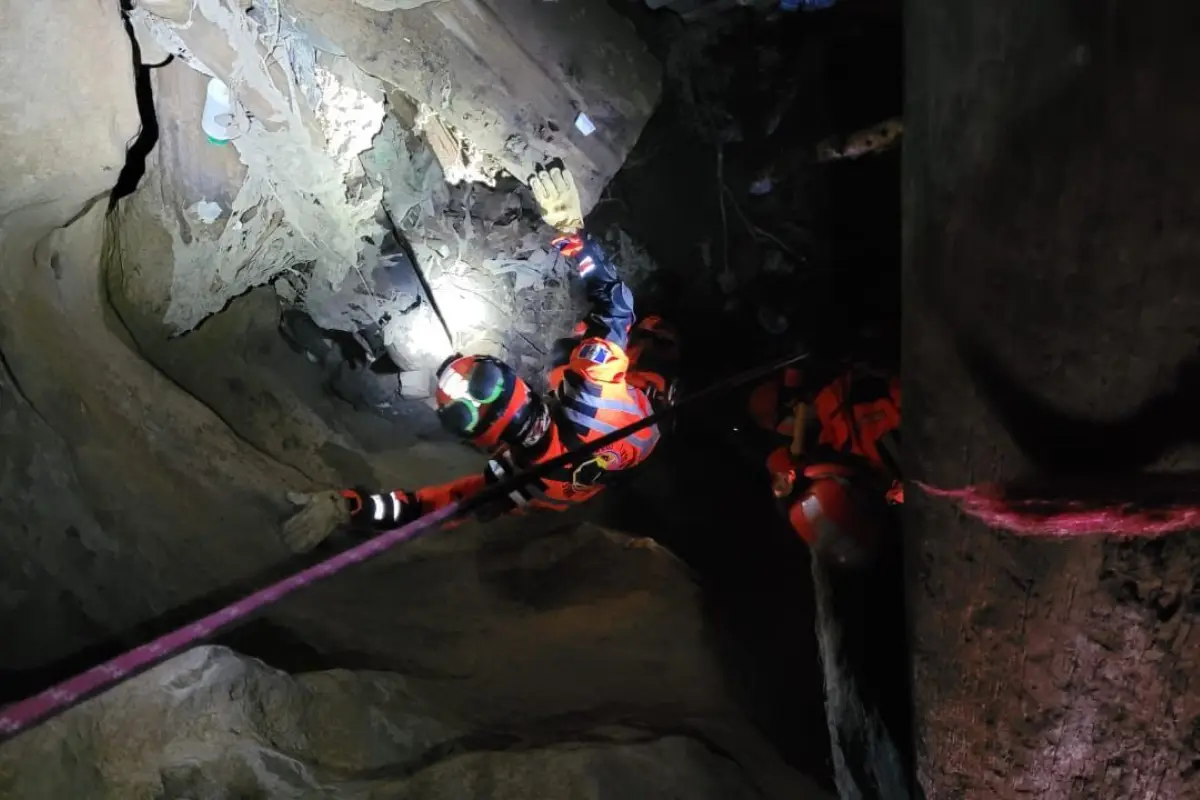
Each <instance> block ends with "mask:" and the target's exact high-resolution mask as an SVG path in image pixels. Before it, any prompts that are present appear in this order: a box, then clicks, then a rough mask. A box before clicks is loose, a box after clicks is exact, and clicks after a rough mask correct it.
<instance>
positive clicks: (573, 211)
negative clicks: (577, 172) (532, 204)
mask: <svg viewBox="0 0 1200 800" xmlns="http://www.w3.org/2000/svg"><path fill="white" fill-rule="evenodd" d="M529 188H530V189H531V190H533V199H534V200H536V201H537V204H538V207H539V208H541V210H542V219H544V220H546V224H547V225H549V226H550V227H552V228H554V229H555V230H557V231H559V232H560V233H575V232H577V231H579V230H580V229H581V228H583V207H582V205H581V204H580V202H579V190H578V189H576V188H575V178H573V177H572V176H571V173H570V172H568V171H567V170H565V169H559V168H558V167H553V168H551V169H548V170H538V171H537V172H535V173H534V174H533V175H531V176H529Z"/></svg>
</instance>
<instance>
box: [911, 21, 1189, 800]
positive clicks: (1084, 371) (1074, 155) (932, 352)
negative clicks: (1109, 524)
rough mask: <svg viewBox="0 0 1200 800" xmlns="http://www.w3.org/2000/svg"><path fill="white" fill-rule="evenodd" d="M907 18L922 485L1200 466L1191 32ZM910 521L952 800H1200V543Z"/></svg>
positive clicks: (919, 658)
mask: <svg viewBox="0 0 1200 800" xmlns="http://www.w3.org/2000/svg"><path fill="white" fill-rule="evenodd" d="M908 10H909V11H911V12H913V13H912V14H910V15H909V16H908V17H907V18H906V30H907V33H908V43H907V45H906V47H905V52H906V55H907V58H908V59H909V61H908V82H909V83H908V91H907V97H908V102H909V106H908V108H907V110H906V111H905V128H906V131H905V137H906V138H905V164H904V175H905V182H906V186H905V196H906V202H907V203H908V204H909V210H910V213H909V214H908V216H907V217H906V224H907V225H908V226H909V227H908V230H907V231H906V247H907V252H906V259H907V260H906V267H905V269H906V276H905V297H904V309H905V316H904V320H905V325H906V328H905V330H904V336H903V341H904V349H905V353H904V375H905V381H906V383H905V404H906V408H905V414H906V418H905V444H906V446H907V447H908V448H910V449H909V450H908V456H909V457H910V458H912V459H913V461H912V470H913V472H914V474H915V476H917V477H919V478H921V479H923V480H926V481H929V482H931V483H934V484H935V485H957V484H960V483H962V482H964V481H988V480H1012V479H1021V478H1029V479H1034V478H1036V476H1037V475H1038V474H1040V473H1051V474H1063V473H1067V474H1078V473H1089V472H1090V473H1094V472H1096V471H1101V470H1102V471H1105V472H1108V473H1116V474H1120V473H1121V472H1134V471H1140V470H1174V471H1190V470H1195V469H1197V467H1200V450H1198V449H1197V436H1196V425H1195V408H1196V406H1197V402H1200V398H1198V396H1197V382H1196V380H1195V378H1194V375H1195V374H1196V372H1195V369H1196V354H1197V352H1198V350H1200V332H1198V331H1197V328H1196V319H1197V316H1198V315H1200V273H1197V271H1196V269H1195V264H1196V262H1197V259H1198V258H1200V240H1198V239H1197V237H1196V233H1195V229H1194V226H1193V225H1191V224H1190V223H1188V222H1185V220H1191V219H1194V218H1195V217H1196V215H1197V214H1200V196H1198V195H1197V193H1196V189H1195V187H1196V183H1197V176H1198V174H1200V161H1198V160H1197V154H1196V149H1195V144H1194V141H1193V138H1192V137H1191V136H1190V135H1189V134H1188V133H1187V131H1192V130H1195V129H1196V127H1197V125H1200V102H1198V101H1200V97H1198V94H1197V87H1196V85H1195V83H1194V82H1186V81H1184V82H1181V81H1179V80H1177V76H1179V75H1191V74H1196V71H1197V69H1200V60H1198V59H1200V53H1198V52H1197V50H1196V48H1195V47H1194V46H1193V44H1192V42H1191V40H1190V38H1189V35H1188V34H1187V33H1186V31H1189V30H1192V29H1193V26H1194V25H1195V23H1196V20H1197V16H1196V14H1197V11H1196V8H1195V7H1194V5H1191V4H1187V3H1182V2H1172V1H1171V0H1155V1H1154V2H1150V3H1145V4H1141V5H1138V6H1137V7H1132V6H1113V7H1110V8H1106V9H1102V8H1100V7H1099V6H1086V5H1071V4H1041V5H1038V6H1036V7H1034V6H1026V7H1023V8H1017V7H1016V6H1013V5H1011V4H1006V3H1003V2H991V1H990V0H976V1H975V2H969V3H957V4H951V5H944V6H940V7H935V4H919V3H918V4H910V6H909V9H908ZM998 64H1005V65H1011V66H1012V68H1011V69H1010V68H1008V67H1005V68H1003V69H996V68H995V67H996V65H998ZM1017 65H1019V66H1017ZM907 510H908V512H909V517H908V519H907V525H908V529H907V532H908V536H907V538H906V544H907V545H908V546H909V549H910V555H911V564H910V568H911V572H910V587H911V602H912V616H913V621H912V631H913V648H914V669H913V686H914V690H915V694H916V696H915V706H916V709H917V715H918V719H917V742H918V743H919V751H918V765H919V772H920V778H921V783H922V785H923V787H924V790H925V793H926V796H927V797H929V798H930V800H949V798H997V800H1002V799H1003V798H1016V797H1031V796H1036V797H1043V798H1048V799H1050V800H1060V799H1065V798H1076V797H1153V796H1158V797H1181V798H1182V797H1196V796H1200V770H1198V769H1197V767H1198V766H1200V763H1198V762H1197V761H1196V753H1197V731H1200V693H1198V692H1197V689H1196V684H1195V678H1194V676H1195V674H1196V672H1197V669H1198V668H1200V627H1198V626H1197V625H1196V621H1197V616H1196V615H1197V610H1198V604H1197V597H1198V595H1197V583H1196V574H1197V564H1198V563H1200V540H1198V539H1197V535H1196V534H1191V535H1181V536H1175V537H1171V538H1169V539H1165V540H1161V541H1130V542H1117V541H1112V540H1106V539H1104V538H1101V537H1095V538H1090V539H1088V540H1078V541H1071V542H1042V541H1027V540H1025V541H1023V540H1017V539H1015V538H1013V537H1010V536H1003V535H999V534H996V533H994V532H992V531H988V530H986V529H984V528H983V527H982V526H981V525H978V524H975V523H969V522H967V521H964V520H963V519H962V518H961V517H957V516H956V515H955V514H954V513H953V511H952V510H951V509H949V508H947V507H946V506H945V505H944V504H943V503H941V502H934V501H929V500H926V499H923V498H921V497H920V496H917V497H915V498H914V501H913V502H910V504H909V505H908V506H907Z"/></svg>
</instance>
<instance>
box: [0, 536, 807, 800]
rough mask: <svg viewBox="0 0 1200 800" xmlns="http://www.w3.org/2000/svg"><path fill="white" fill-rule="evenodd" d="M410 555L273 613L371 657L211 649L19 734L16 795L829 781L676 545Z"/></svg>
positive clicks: (554, 543)
mask: <svg viewBox="0 0 1200 800" xmlns="http://www.w3.org/2000/svg"><path fill="white" fill-rule="evenodd" d="M397 555H398V557H399V558H398V560H397V559H395V558H393V559H390V560H389V562H384V563H379V564H375V565H369V566H367V567H365V568H363V569H362V570H360V571H359V572H357V573H356V574H354V575H346V576H345V578H344V579H343V578H341V577H339V578H335V579H333V580H332V581H331V582H329V583H327V584H325V585H323V586H321V587H318V588H317V589H316V590H315V592H314V593H313V594H310V595H307V596H305V595H300V596H298V597H295V598H294V599H292V600H290V601H288V602H287V603H286V604H284V606H283V607H282V608H281V609H280V611H279V613H278V614H277V615H275V616H274V621H273V623H272V624H273V625H277V626H282V629H286V630H288V631H291V632H292V633H294V634H296V635H297V636H299V635H302V636H303V639H304V641H305V643H306V646H307V647H308V648H309V649H310V653H311V655H309V656H308V657H307V658H309V659H310V663H312V659H316V660H318V661H321V660H324V661H330V662H334V663H342V664H351V665H355V666H359V667H362V668H364V669H366V668H370V669H371V671H360V672H349V671H346V670H344V669H342V670H333V671H320V672H313V673H308V674H302V675H299V676H296V677H292V676H289V675H288V674H286V673H283V672H280V671H278V670H275V669H271V668H268V667H266V666H264V665H263V664H261V663H259V662H257V661H254V660H252V659H247V658H245V657H242V656H238V655H236V654H235V653H233V652H232V651H230V650H227V649H225V648H222V647H201V648H196V649H194V650H192V651H190V652H188V653H187V654H185V655H183V656H180V657H177V658H175V659H173V660H172V661H170V662H167V663H165V664H162V665H160V666H158V667H156V668H155V669H153V670H151V671H149V672H147V673H145V674H143V675H141V676H139V677H137V678H134V679H133V680H130V681H128V682H127V683H125V684H123V685H121V686H120V687H118V688H116V689H114V690H113V691H111V692H108V693H106V694H103V695H101V696H99V697H97V698H94V699H92V700H90V701H87V702H86V703H84V704H83V705H81V706H79V707H77V708H76V709H73V710H72V711H69V712H68V713H66V714H64V715H62V716H61V717H58V718H56V719H54V720H52V721H51V722H49V723H46V724H44V725H42V726H41V727H39V728H37V729H35V730H33V731H31V732H29V733H27V734H24V735H22V736H20V737H18V738H17V739H15V740H13V741H12V742H10V743H8V744H6V745H5V746H4V747H3V748H2V749H0V795H2V796H4V797H12V798H41V797H114V798H115V797H121V798H141V797H146V798H158V797H229V796H246V795H247V794H248V795H250V796H264V797H297V798H307V797H323V796H330V795H331V794H334V793H337V796H344V797H364V798H365V797H396V798H441V797H479V798H480V800H483V798H487V797H512V798H517V797H523V796H528V794H529V792H531V791H537V792H543V791H544V792H547V793H548V796H552V797H595V798H638V797H646V798H656V797H664V796H679V797H697V798H713V800H717V798H741V797H747V798H750V797H764V796H765V797H771V798H776V797H778V798H781V799H782V798H789V799H790V798H821V797H824V796H825V795H824V793H822V792H820V791H819V790H817V789H816V788H815V787H814V786H812V784H810V783H809V782H807V781H806V780H805V779H803V778H802V777H801V776H799V775H798V774H796V773H795V772H793V771H792V770H790V769H788V768H787V767H785V766H784V765H783V764H782V763H781V762H780V761H779V760H778V756H777V755H776V754H775V753H774V752H773V751H772V750H770V749H769V748H768V747H767V746H766V745H765V743H764V742H763V741H762V739H761V738H760V736H759V734H757V733H756V732H755V731H754V730H753V729H752V728H750V727H749V726H748V725H747V724H746V722H745V721H744V718H743V717H741V715H740V713H739V712H738V710H737V708H736V706H735V705H734V703H733V702H732V700H731V699H730V697H729V696H728V694H727V693H726V690H725V688H724V686H723V677H722V662H721V656H720V653H719V652H718V651H716V650H714V649H713V645H712V642H711V641H710V638H709V636H708V634H707V632H706V631H705V627H704V623H703V620H702V619H701V616H700V607H699V601H700V598H699V592H698V589H697V587H696V586H695V585H694V584H693V583H692V582H691V579H690V578H689V576H688V574H687V572H686V570H685V569H684V568H683V567H682V566H681V565H680V564H679V563H678V562H677V561H675V560H674V559H673V558H672V557H671V556H670V555H669V554H668V553H666V552H665V551H663V550H662V549H661V548H657V547H654V546H649V545H648V543H645V542H639V541H638V540H631V539H629V538H628V537H624V536H620V535H617V534H613V533H609V532H606V531H603V530H600V529H598V528H594V527H588V526H583V527H580V528H577V529H573V530H570V529H568V530H561V531H558V532H556V533H555V534H554V535H552V536H551V537H544V536H537V535H533V534H529V533H521V534H517V533H514V532H509V533H507V534H505V533H499V534H498V533H497V532H495V531H491V532H489V533H488V539H487V541H486V542H485V541H481V537H480V533H478V532H477V533H472V532H471V531H463V532H461V533H459V534H457V536H456V537H455V538H444V539H441V540H430V541H429V542H426V543H425V546H421V547H418V548H416V549H415V551H406V552H405V553H401V554H397ZM472 563H474V564H476V565H477V569H474V570H473V569H472V568H471V564H472ZM389 587H403V589H402V591H400V592H396V591H394V589H392V588H389ZM255 638H261V634H257V635H255V634H252V635H250V636H248V637H246V638H245V639H243V641H245V642H248V643H251V644H253V643H254V640H255ZM667 641H669V642H670V646H669V647H663V642H667ZM382 670H386V671H382ZM54 765H60V766H59V767H55V766H54ZM61 765H68V766H66V767H65V768H63V767H62V766H61ZM69 765H77V767H75V766H69Z"/></svg>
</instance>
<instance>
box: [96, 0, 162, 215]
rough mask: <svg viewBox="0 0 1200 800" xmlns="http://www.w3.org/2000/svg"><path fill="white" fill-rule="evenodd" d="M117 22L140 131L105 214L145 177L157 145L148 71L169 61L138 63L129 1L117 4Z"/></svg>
mask: <svg viewBox="0 0 1200 800" xmlns="http://www.w3.org/2000/svg"><path fill="white" fill-rule="evenodd" d="M120 4H121V21H122V23H123V24H124V25H125V35H126V36H128V37H129V49H130V52H131V53H132V55H133V91H134V95H135V96H136V97H137V109H138V117H139V118H140V119H141V123H142V126H141V130H139V131H138V134H137V136H136V137H134V140H133V142H132V143H131V144H130V145H129V147H128V148H127V149H126V151H125V166H123V167H121V174H120V175H118V176H117V183H116V185H115V186H113V189H112V194H111V195H110V196H109V200H108V210H109V211H110V212H111V211H112V210H113V209H114V208H116V206H117V202H118V201H119V200H120V199H121V198H122V197H126V196H128V195H130V194H132V193H133V191H134V190H135V189H137V186H138V183H140V182H141V180H142V176H143V175H145V174H146V159H147V157H149V155H150V153H151V151H153V150H154V146H155V145H156V144H158V117H157V116H156V115H155V113H154V89H153V86H152V85H151V81H150V70H151V69H155V68H157V67H161V66H166V65H167V64H169V63H171V61H172V60H173V57H168V58H167V59H166V60H165V61H163V62H162V63H161V64H156V65H154V66H153V67H151V66H149V65H146V64H143V63H142V48H141V47H140V46H139V45H138V40H137V36H136V35H134V32H133V22H132V21H130V19H129V12H130V11H132V10H133V0H120Z"/></svg>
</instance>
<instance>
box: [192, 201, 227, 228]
mask: <svg viewBox="0 0 1200 800" xmlns="http://www.w3.org/2000/svg"><path fill="white" fill-rule="evenodd" d="M188 211H190V212H192V214H193V215H194V216H195V217H196V219H198V220H200V221H201V222H203V223H204V224H205V225H212V224H213V223H214V222H216V221H217V219H219V218H220V216H221V204H220V203H214V202H213V201H211V200H199V201H197V202H196V204H195V205H193V206H190V207H189V208H188Z"/></svg>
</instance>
